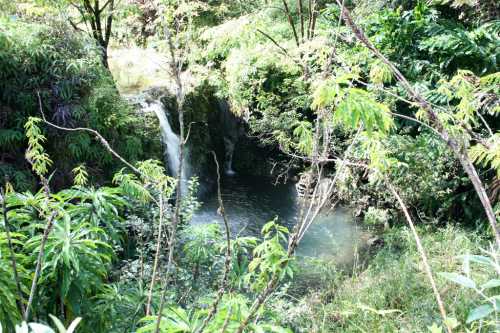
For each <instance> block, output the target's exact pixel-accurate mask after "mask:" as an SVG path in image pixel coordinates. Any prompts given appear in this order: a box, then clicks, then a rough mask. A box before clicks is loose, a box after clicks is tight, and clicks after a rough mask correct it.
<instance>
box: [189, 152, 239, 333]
mask: <svg viewBox="0 0 500 333" xmlns="http://www.w3.org/2000/svg"><path fill="white" fill-rule="evenodd" d="M212 155H213V157H214V162H215V165H216V168H217V198H218V201H219V212H220V214H221V215H222V219H223V220H224V228H225V231H226V260H225V262H224V273H223V275H222V279H221V284H220V288H219V290H218V292H217V297H216V298H215V300H214V301H213V303H212V305H211V306H210V310H209V312H208V314H207V317H206V318H205V320H203V323H202V324H201V326H200V328H199V329H198V330H197V331H196V332H197V333H202V332H203V330H204V329H205V327H206V326H207V325H208V323H209V322H210V320H212V318H213V317H214V316H215V314H216V313H217V307H218V306H219V303H220V301H221V299H222V296H224V293H225V292H226V288H227V284H228V280H229V272H230V270H231V258H232V256H231V233H230V229H229V221H228V219H227V216H226V211H225V209H224V203H223V201H222V193H221V189H220V187H221V186H220V170H219V162H218V161H217V155H216V154H215V152H214V151H212Z"/></svg>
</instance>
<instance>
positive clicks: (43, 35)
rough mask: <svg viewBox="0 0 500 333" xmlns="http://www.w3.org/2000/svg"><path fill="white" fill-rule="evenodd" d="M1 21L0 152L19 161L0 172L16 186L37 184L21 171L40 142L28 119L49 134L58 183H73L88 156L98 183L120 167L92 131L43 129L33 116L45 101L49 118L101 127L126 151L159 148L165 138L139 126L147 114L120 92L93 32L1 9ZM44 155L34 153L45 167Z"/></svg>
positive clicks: (133, 154)
mask: <svg viewBox="0 0 500 333" xmlns="http://www.w3.org/2000/svg"><path fill="white" fill-rule="evenodd" d="M0 25H1V26H2V29H1V30H0V114H2V130H0V142H3V143H4V144H2V148H3V149H2V150H1V152H0V155H1V158H2V160H5V162H6V163H5V164H6V165H7V166H9V165H11V166H14V167H11V168H7V167H4V166H3V165H2V167H3V168H2V172H3V173H6V174H7V176H9V178H10V179H11V181H13V182H14V186H15V187H16V188H19V189H20V190H25V189H28V188H32V186H31V185H32V184H31V183H30V182H28V181H26V180H24V179H23V178H21V176H20V174H19V172H20V171H23V170H28V168H27V166H26V163H25V162H24V152H25V150H26V148H28V146H29V145H32V144H35V142H27V141H26V140H25V139H24V138H23V137H21V136H20V133H23V132H24V129H23V125H24V124H26V126H29V127H26V130H27V131H31V133H28V134H30V135H31V137H32V140H37V141H38V142H39V143H41V142H43V140H45V141H44V143H43V144H44V147H45V151H46V153H47V154H48V155H50V156H51V158H52V160H53V162H54V163H55V164H57V166H58V168H57V169H58V173H59V174H60V175H61V176H62V177H60V180H59V184H60V185H69V184H70V181H68V180H70V179H72V177H71V170H72V169H73V168H74V166H75V165H77V164H81V163H83V162H85V163H86V164H87V170H88V172H89V173H90V175H91V177H90V178H89V179H91V180H92V182H93V183H98V182H99V181H101V180H102V179H104V178H106V177H111V175H112V174H113V172H114V171H116V166H117V162H116V161H113V159H112V156H111V155H110V154H109V152H107V151H106V150H105V148H104V147H103V146H102V145H101V143H100V142H98V141H96V140H95V139H94V138H93V137H92V136H90V135H89V134H88V133H84V132H71V133H67V132H61V131H57V130H53V129H51V130H45V129H44V128H42V127H43V124H42V123H41V122H40V121H36V120H30V117H40V116H41V115H40V107H42V108H43V110H44V113H45V116H46V118H47V119H48V120H49V121H52V122H54V123H56V124H58V125H60V126H64V127H90V128H92V129H95V130H98V131H99V132H100V133H101V134H102V135H103V136H104V137H105V138H106V139H107V140H108V141H109V142H110V144H111V145H112V146H113V148H114V149H115V150H116V151H118V152H119V153H120V154H122V155H123V156H124V157H126V158H127V159H130V160H132V161H135V160H137V159H139V158H142V157H144V156H148V157H151V156H155V155H156V154H157V156H161V155H160V154H161V148H160V144H159V143H157V142H156V141H155V140H154V138H150V137H147V136H146V135H145V133H143V132H142V131H140V130H138V129H139V128H142V127H143V126H144V125H143V124H144V122H142V121H141V120H140V119H139V118H138V117H137V116H136V115H135V114H134V112H133V110H132V108H131V107H130V106H129V105H127V103H125V102H124V100H123V99H122V98H121V97H120V96H119V95H118V92H117V90H116V88H115V86H114V83H113V81H112V78H111V77H110V74H109V72H108V71H107V70H106V69H104V68H103V67H102V65H101V64H100V60H99V57H100V55H99V54H100V53H99V50H98V48H97V47H95V46H94V43H93V42H92V41H91V40H89V39H88V38H87V37H85V36H84V35H81V34H79V33H76V32H74V31H73V29H72V28H71V27H70V26H68V25H66V24H65V23H62V22H60V21H57V20H53V19H50V18H46V20H45V21H44V23H43V24H37V23H27V22H25V21H24V20H23V19H21V18H18V19H15V20H14V19H13V18H5V17H2V18H0ZM37 92H39V94H40V97H41V100H42V105H41V106H39V105H38V98H37ZM34 126H36V127H38V128H39V131H38V132H33V131H35V130H36V129H35V128H34ZM42 136H43V137H45V139H42ZM32 148H33V149H37V146H36V145H35V146H34V147H32ZM30 149H31V147H30ZM44 156H45V155H43V154H42V155H40V154H36V157H37V160H35V161H34V162H36V163H37V164H38V165H37V167H39V168H41V169H40V170H39V171H42V172H44V170H43V169H47V168H48V166H49V165H48V161H46V160H45V158H44ZM45 157H46V156H45ZM18 180H19V181H18ZM18 185H19V186H18Z"/></svg>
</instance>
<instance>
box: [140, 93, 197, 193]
mask: <svg viewBox="0 0 500 333" xmlns="http://www.w3.org/2000/svg"><path fill="white" fill-rule="evenodd" d="M144 110H145V111H152V112H154V113H155V114H156V117H157V118H158V121H159V123H160V132H161V141H162V143H163V145H164V146H165V155H166V160H167V163H168V169H169V170H170V174H171V175H172V176H174V177H177V175H178V173H179V165H180V160H179V149H180V139H179V137H178V136H177V134H175V133H174V131H173V130H172V127H171V126H170V123H169V121H168V119H167V115H166V113H165V108H164V107H163V104H162V103H161V101H153V102H151V103H148V104H147V105H146V106H145V108H144ZM189 170H190V167H189V163H188V159H187V154H186V152H185V154H184V159H183V163H182V180H181V182H182V183H183V184H184V183H186V179H188V178H189V176H190V175H189V172H190V171H189Z"/></svg>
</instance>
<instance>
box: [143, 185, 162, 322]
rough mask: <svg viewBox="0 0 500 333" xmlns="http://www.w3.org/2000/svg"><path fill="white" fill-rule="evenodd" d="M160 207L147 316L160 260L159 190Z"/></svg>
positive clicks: (160, 218) (160, 217)
mask: <svg viewBox="0 0 500 333" xmlns="http://www.w3.org/2000/svg"><path fill="white" fill-rule="evenodd" d="M159 203H160V205H159V206H160V207H159V214H160V216H159V220H160V221H159V223H158V237H157V239H156V253H155V259H154V263H153V274H152V276H151V283H150V285H149V294H148V301H147V303H146V316H149V312H150V310H151V299H152V298H153V288H154V285H155V282H156V271H157V269H158V261H159V260H160V250H161V246H160V244H161V237H162V231H163V230H162V227H163V193H161V192H160V199H159Z"/></svg>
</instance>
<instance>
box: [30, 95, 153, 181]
mask: <svg viewBox="0 0 500 333" xmlns="http://www.w3.org/2000/svg"><path fill="white" fill-rule="evenodd" d="M36 94H37V96H38V104H39V108H40V113H41V115H42V119H43V122H44V123H46V124H47V125H49V126H52V127H54V128H57V129H59V130H62V131H68V132H78V131H84V132H89V133H92V134H93V135H94V136H95V137H96V138H97V139H98V140H99V141H100V142H101V144H102V145H103V146H104V147H105V148H106V149H107V150H108V151H109V152H110V153H111V154H112V155H113V156H114V157H116V158H117V159H119V160H120V161H121V162H122V163H123V164H125V165H126V166H128V167H129V168H130V169H131V170H132V171H134V172H135V173H137V174H138V175H141V176H143V173H142V172H141V171H140V170H139V169H137V168H136V167H135V166H133V165H132V164H130V163H129V162H128V161H127V160H125V159H124V158H123V157H121V156H120V155H119V154H118V153H117V152H116V151H115V150H114V149H113V148H111V146H110V144H109V143H108V141H106V139H104V137H103V136H102V135H101V134H99V132H97V131H96V130H93V129H90V128H86V127H74V128H68V127H62V126H59V125H56V124H54V123H51V122H50V121H48V120H47V119H46V118H45V113H44V112H43V108H42V100H41V98H40V92H39V91H37V92H36Z"/></svg>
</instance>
